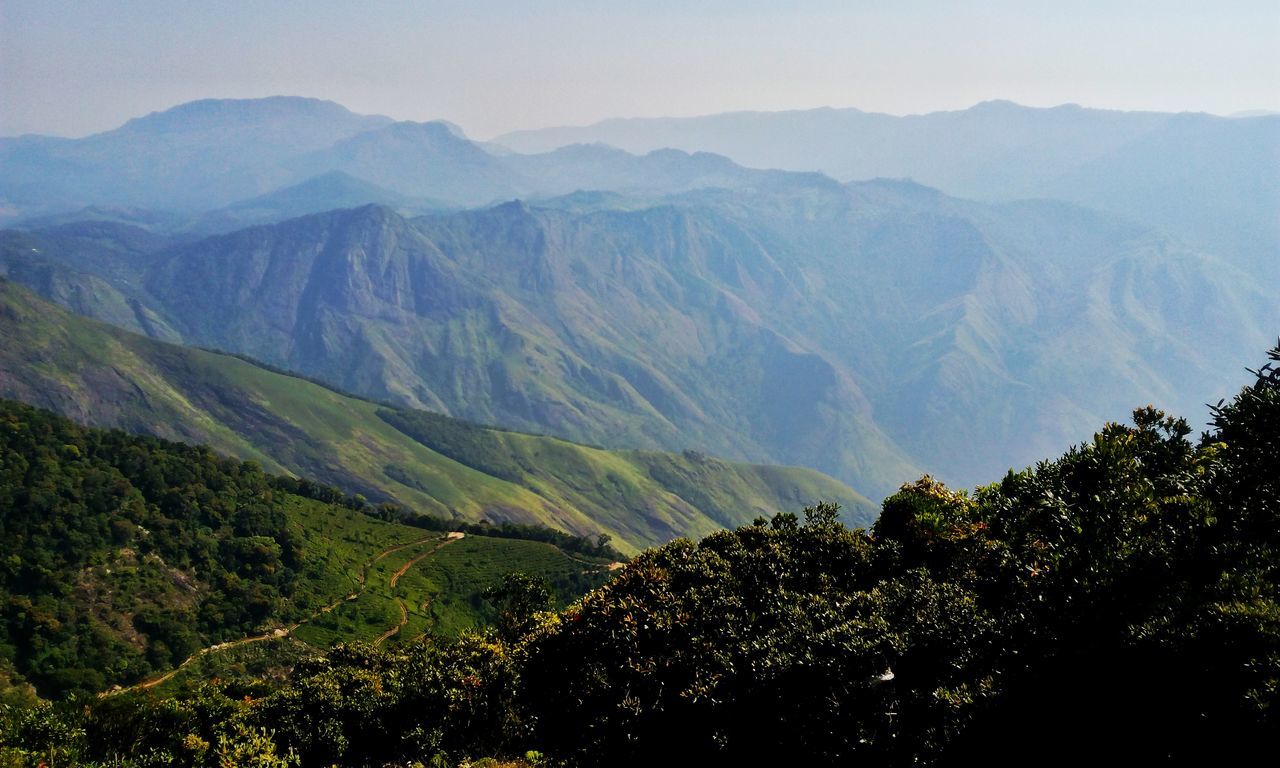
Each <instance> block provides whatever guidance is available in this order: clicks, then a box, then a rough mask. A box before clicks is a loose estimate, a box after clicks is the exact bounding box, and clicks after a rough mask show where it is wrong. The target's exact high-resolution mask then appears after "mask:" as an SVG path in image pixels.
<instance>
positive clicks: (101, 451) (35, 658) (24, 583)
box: [0, 400, 609, 696]
mask: <svg viewBox="0 0 1280 768" xmlns="http://www.w3.org/2000/svg"><path fill="white" fill-rule="evenodd" d="M295 490H302V491H303V492H304V493H309V494H310V496H315V497H319V498H311V497H307V496H301V495H298V494H297V493H294V492H292V491H295ZM321 499H323V500H321ZM374 511H375V509H374V508H373V507H370V506H368V505H367V504H366V503H365V502H363V501H360V500H358V499H356V498H353V497H344V496H342V494H341V493H340V492H337V491H335V490H333V489H327V488H324V487H323V486H316V485H315V484H302V483H299V482H297V481H295V480H292V479H289V478H279V477H274V476H271V475H268V474H265V473H264V472H263V471H262V469H261V468H260V467H259V466H258V465H256V464H254V463H251V462H241V461H238V460H236V459H229V458H225V457H221V456H218V455H217V454H215V453H213V452H212V451H210V450H209V449H208V448H206V447H203V446H189V445H185V444H182V443H172V442H168V441H163V440H158V439H156V438H152V437H139V436H134V435H128V434H126V433H124V432H121V431H118V430H111V431H105V430H99V429H92V428H87V427H82V426H80V425H78V424H75V423H74V422H71V421H69V420H67V419H63V418H61V417H59V416H56V415H55V414H52V413H50V412H48V411H44V410H39V409H35V408H31V407H29V406H26V405H23V404H20V403H16V402H13V401H5V400H0V531H2V532H3V535H2V536H0V563H3V566H2V567H0V670H2V671H3V672H4V673H5V675H4V677H6V678H7V683H5V684H3V685H0V693H2V692H3V691H4V689H6V688H13V687H15V686H21V685H22V684H23V683H30V684H32V685H33V686H34V687H35V688H36V690H37V691H38V692H39V693H40V694H43V695H47V696H52V695H60V694H64V693H68V692H78V693H98V692H100V691H102V690H104V689H105V688H107V687H108V686H116V685H130V684H139V683H142V684H143V685H145V687H151V686H153V685H159V684H164V683H167V682H168V681H169V679H170V677H171V675H170V674H164V673H166V672H167V671H169V670H175V669H176V670H180V671H181V672H182V673H183V675H184V676H186V677H188V678H190V677H195V678H196V679H199V678H200V677H201V676H203V675H206V674H211V673H213V672H218V673H219V675H220V676H223V675H224V672H223V670H225V669H226V668H227V667H226V665H227V664H229V663H230V664H232V665H234V663H235V662H228V661H226V660H225V659H224V658H223V657H224V656H226V655H228V654H231V655H234V654H238V653H241V652H243V651H245V650H247V649H248V647H249V646H251V645H257V644H262V643H267V644H272V643H274V644H276V645H278V646H284V645H285V643H284V641H285V640H286V638H288V639H289V640H291V641H292V643H291V645H292V648H283V647H280V648H274V649H272V650H271V651H269V652H266V653H262V654H259V655H260V656H262V657H263V658H262V661H263V662H264V663H268V664H270V663H279V662H280V660H281V659H280V657H281V655H282V651H289V653H286V654H284V655H285V657H286V658H287V657H288V656H289V655H294V656H296V655H297V653H298V652H299V651H302V652H303V653H314V651H315V650H317V649H319V650H323V649H327V648H329V647H330V646H332V645H335V644H337V643H341V642H348V641H353V640H367V641H371V642H375V643H377V644H381V643H382V642H384V641H386V640H392V641H393V644H395V643H400V642H404V641H407V640H410V639H413V638H417V637H421V636H422V635H425V634H440V635H456V634H457V633H458V632H459V631H460V630H461V629H464V628H470V627H475V626H477V625H480V624H483V623H487V622H488V621H490V620H491V619H492V618H493V617H494V611H493V609H492V608H491V607H489V606H488V605H487V604H486V602H485V601H484V599H483V596H482V593H483V592H484V590H485V589H487V588H490V587H495V586H497V585H499V584H500V583H501V582H502V579H503V577H504V576H505V575H506V574H508V573H511V572H514V571H519V572H521V573H525V574H529V575H532V576H535V577H541V578H544V579H546V581H547V582H548V583H549V584H550V585H551V587H552V588H553V591H554V594H555V596H556V597H557V598H558V601H559V602H560V603H562V604H563V603H568V602H570V601H572V600H574V599H576V598H577V597H579V596H580V595H582V594H583V593H585V592H586V591H588V590H589V589H591V588H593V587H596V586H599V585H600V584H601V583H603V582H604V580H605V579H606V577H607V575H608V572H609V562H608V561H607V560H603V559H601V558H599V557H586V556H583V555H579V554H569V553H566V552H564V551H562V550H561V549H559V548H557V547H555V546H553V545H551V544H548V543H544V542H540V541H524V540H515V539H505V538H493V537H489V536H476V535H471V536H467V535H466V534H463V533H461V532H446V531H433V530H424V529H423V528H419V527H414V526H410V525H405V524H402V523H396V522H388V521H385V520H381V519H378V518H376V517H373V516H371V515H370V514H368V513H371V512H374ZM446 548H451V550H457V551H458V555H457V556H452V557H446V556H445V555H444V554H443V553H444V552H445V551H446ZM437 555H439V556H437ZM450 555H452V551H450ZM401 606H403V607H404V608H405V610H404V611H403V612H401V611H400V607H401ZM297 641H301V643H302V645H301V646H299V645H298V644H297ZM265 647H266V646H264V648H265ZM254 650H257V649H254ZM273 658H274V660H275V661H274V662H273ZM143 681H145V683H144V682H143Z"/></svg>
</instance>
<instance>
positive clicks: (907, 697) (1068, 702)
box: [5, 348, 1280, 766]
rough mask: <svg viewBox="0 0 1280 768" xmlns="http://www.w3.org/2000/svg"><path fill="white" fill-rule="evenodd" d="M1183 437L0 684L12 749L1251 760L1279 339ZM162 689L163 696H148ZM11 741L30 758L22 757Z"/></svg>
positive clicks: (1260, 686)
mask: <svg viewBox="0 0 1280 768" xmlns="http://www.w3.org/2000/svg"><path fill="white" fill-rule="evenodd" d="M1271 360H1272V362H1271V363H1269V364H1267V365H1266V366H1263V367H1262V368H1261V369H1260V370H1259V371H1258V373H1257V374H1256V377H1255V381H1254V383H1253V384H1251V385H1250V386H1249V387H1247V388H1245V389H1244V390H1243V391H1241V392H1240V393H1239V394H1238V395H1237V396H1236V397H1234V398H1232V399H1231V400H1230V401H1229V402H1225V403H1220V404H1219V406H1218V407H1216V408H1215V409H1214V412H1213V413H1214V416H1213V423H1212V425H1211V429H1210V431H1208V432H1207V433H1205V434H1204V435H1203V436H1201V437H1200V438H1199V439H1198V440H1192V439H1190V434H1191V428H1190V426H1189V425H1188V424H1187V423H1186V422H1185V421H1183V420H1181V419H1178V418H1174V417H1172V416H1167V415H1165V414H1163V413H1160V412H1159V411H1156V410H1154V409H1151V408H1141V409H1139V410H1137V411H1135V412H1134V414H1133V424H1132V426H1126V425H1120V424H1108V425H1106V426H1105V427H1104V428H1103V429H1102V430H1101V431H1099V432H1098V433H1097V434H1096V435H1095V436H1094V438H1093V439H1092V440H1091V441H1089V442H1087V443H1084V444H1082V445H1079V446H1076V447H1074V448H1072V449H1070V450H1069V451H1068V452H1067V453H1065V454H1064V455H1063V456H1062V457H1061V458H1058V459H1056V460H1051V461H1044V462H1041V463H1040V464H1038V465H1036V466H1035V467H1033V468H1029V469H1026V470H1024V471H1021V472H1009V473H1008V474H1007V475H1006V476H1005V477H1004V478H1003V479H1001V480H999V481H997V482H995V483H992V484H990V485H986V486H983V487H980V488H978V489H977V490H976V491H975V492H973V493H967V492H964V491H955V490H951V489H948V488H946V487H945V486H943V485H941V484H939V483H937V482H936V481H933V480H931V479H930V478H928V477H925V478H923V479H921V480H919V481H918V482H916V483H913V484H908V485H905V486H903V488H902V489H901V490H900V491H899V492H898V493H897V494H895V495H894V496H892V497H891V498H889V499H887V500H886V501H885V503H884V507H883V511H882V514H881V516H880V519H879V521H878V522H877V523H876V525H875V527H874V529H873V530H871V531H869V532H866V531H860V530H849V529H847V528H845V527H844V526H842V525H841V524H840V523H839V522H838V520H837V517H836V511H835V509H834V508H833V507H831V506H830V505H825V504H822V505H818V506H816V507H812V508H809V509H807V510H805V514H804V517H803V519H801V518H798V517H797V516H796V515H794V514H780V515H777V516H774V517H773V518H772V519H763V518H762V519H760V520H757V521H756V522H755V523H754V524H752V525H748V526H745V527H742V528H739V529H737V530H735V531H724V532H721V533H717V534H714V535H712V536H709V537H707V538H705V539H703V540H702V541H701V542H699V543H694V542H691V541H688V540H680V541H676V542H672V543H671V544H668V545H665V546H663V547H660V548H657V549H654V550H650V551H646V552H645V553H643V554H642V555H640V556H639V557H637V558H635V559H634V560H633V561H632V562H631V563H630V564H629V565H627V567H626V568H625V569H624V570H623V571H621V573H620V575H619V576H617V577H616V578H615V579H614V580H612V581H611V582H610V583H608V584H607V585H605V586H603V587H601V588H600V589H597V590H595V591H593V592H591V593H589V594H588V595H587V596H585V597H584V598H583V599H582V600H581V601H579V602H577V603H575V604H573V605H572V606H570V607H568V608H567V609H565V610H563V611H560V612H558V613H555V612H546V611H542V610H540V609H541V608H542V607H544V606H545V605H546V599H545V593H541V592H540V591H539V590H538V589H536V588H533V587H532V585H530V584H529V583H528V582H526V581H524V580H521V579H513V580H508V582H507V583H506V584H505V585H504V592H503V602H502V605H503V606H504V608H503V610H502V611H501V612H500V621H499V624H498V627H497V628H496V629H492V630H488V631H486V632H484V633H480V634H473V635H464V636H463V637H462V638H461V639H460V640H459V641H457V642H453V643H450V642H425V643H421V644H416V645H411V646H408V647H404V648H400V649H398V650H393V651H385V650H379V649H376V648H373V647H370V646H368V645H353V646H349V647H346V648H344V649H340V650H338V651H336V652H335V653H333V654H331V655H330V656H329V658H328V659H326V660H324V661H312V662H307V663H304V664H302V665H300V666H299V667H298V668H296V669H295V671H294V674H293V676H292V677H291V679H290V680H289V681H288V682H287V683H285V684H284V685H283V686H282V687H280V688H279V689H278V690H277V691H275V692H273V693H270V694H268V695H265V696H261V697H251V698H246V699H239V700H237V699H234V698H232V697H231V696H229V695H228V693H227V691H226V689H219V688H218V687H216V686H215V687H211V688H206V689H204V690H202V691H200V692H197V693H194V694H192V695H189V696H187V697H184V698H182V699H179V700H176V701H171V702H166V703H156V702H154V701H149V700H147V699H145V698H126V699H122V700H120V701H118V702H113V703H112V704H111V705H109V706H108V705H103V704H99V705H96V706H89V707H83V706H81V705H79V704H78V703H77V704H76V705H75V706H70V707H43V708H35V709H27V710H22V711H16V712H11V714H10V717H9V721H8V725H7V729H8V730H7V731H6V737H5V738H6V744H8V745H9V746H8V747H7V748H6V749H7V752H6V755H7V756H8V757H9V758H10V759H12V760H14V761H15V762H17V763H18V764H31V765H34V764H35V761H36V760H37V759H40V758H38V757H37V756H41V757H48V758H49V762H53V763H55V764H56V763H58V761H61V763H62V764H69V763H71V762H75V761H79V762H81V763H87V764H103V763H105V761H114V762H112V763H111V764H113V765H141V764H150V763H147V762H145V761H148V760H153V759H156V758H158V757H159V756H165V758H166V759H174V760H178V761H181V762H185V763H188V764H193V765H209V766H214V765H226V764H228V763H227V761H228V760H232V761H237V760H238V761H245V762H246V763H247V762H248V761H254V764H257V765H281V766H283V765H293V764H299V763H300V764H302V765H329V764H336V765H343V766H366V765H407V764H411V763H414V762H415V761H417V762H423V763H425V762H427V761H431V762H432V763H433V764H438V765H454V764H463V763H465V762H467V761H468V760H469V759H474V758H477V757H480V756H497V757H505V758H510V759H513V760H514V761H515V762H516V764H525V765H536V764H543V763H546V762H550V763H551V764H561V763H562V762H563V764H568V765H652V764H653V763H654V762H658V761H661V762H667V763H671V762H675V763H680V764H706V763H713V762H734V763H751V764H756V763H759V762H761V761H766V762H770V763H794V762H803V763H821V764H831V763H836V762H851V761H857V762H859V763H860V764H867V765H919V764H930V765H933V764H937V765H957V766H959V765H973V764H975V763H982V764H987V765H1025V764H1026V762H1027V760H1028V759H1029V756H1033V759H1034V761H1035V762H1037V763H1042V764H1053V765H1057V764H1062V765H1078V764H1080V763H1081V762H1096V763H1102V764H1114V763H1116V762H1118V761H1124V762H1126V763H1128V762H1132V763H1135V764H1137V763H1160V764H1175V765H1196V764H1204V763H1205V762H1209V763H1232V764H1234V763H1238V762H1243V761H1248V760H1250V759H1256V758H1257V757H1258V756H1259V755H1262V754H1264V753H1266V751H1267V750H1269V749H1270V746H1271V745H1272V744H1273V743H1274V741H1275V739H1276V738H1277V736H1280V720H1278V719H1277V713H1278V712H1280V700H1278V698H1277V696H1278V691H1280V689H1278V687H1277V680H1280V579H1277V573H1280V569H1278V567H1277V562H1278V561H1277V558H1278V557H1280V471H1277V470H1280V370H1277V369H1276V368H1274V367H1273V366H1274V365H1276V364H1280V348H1277V349H1275V350H1273V351H1272V352H1271ZM159 712H164V713H165V715H164V720H163V721H162V722H163V725H159V724H158V722H160V721H157V720H156V719H155V718H156V715H157V713H159ZM23 761H26V762H25V763H24V762H23Z"/></svg>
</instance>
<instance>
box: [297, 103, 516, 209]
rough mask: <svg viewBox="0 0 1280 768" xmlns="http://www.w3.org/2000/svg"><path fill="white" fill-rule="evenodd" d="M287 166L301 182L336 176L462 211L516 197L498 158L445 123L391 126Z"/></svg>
mask: <svg viewBox="0 0 1280 768" xmlns="http://www.w3.org/2000/svg"><path fill="white" fill-rule="evenodd" d="M285 165H286V167H288V168H289V169H290V170H291V171H293V172H295V173H297V174H299V175H302V176H311V175H315V174H320V173H325V172H328V171H332V170H337V171H342V172H344V173H348V174H350V175H352V176H356V177H358V178H361V179H365V180H367V181H369V182H372V183H374V184H379V185H381V186H384V187H387V188H389V189H393V190H395V191H397V192H400V193H401V194H405V195H412V196H419V197H429V198H434V199H438V200H444V201H448V202H450V203H460V204H464V205H481V204H485V203H490V202H493V201H495V200H498V199H501V198H503V197H511V196H514V195H515V194H516V193H517V186H516V184H515V183H514V182H513V179H512V177H511V173H510V171H509V170H508V169H507V167H506V166H505V164H504V163H503V162H502V160H501V159H500V158H497V157H494V156H493V155H490V154H489V153H488V152H485V151H484V150H483V149H481V148H480V147H479V146H477V145H475V144H473V143H472V142H471V141H469V140H468V139H467V138H466V137H465V136H463V135H462V134H461V133H460V132H459V131H458V130H457V128H456V127H455V126H452V125H450V124H448V123H445V122H429V123H412V122H400V123H392V124H391V125H388V126H386V127H383V128H379V129H376V130H372V131H366V132H364V133H360V134H357V135H355V136H352V137H350V138H347V139H343V140H342V141H339V142H337V143H335V144H333V145H332V146H329V147H325V148H323V149H317V150H315V151H313V152H309V153H305V154H300V155H299V156H297V157H295V158H292V159H290V160H289V161H287V162H286V164H285ZM363 202H376V201H372V200H365V201H363Z"/></svg>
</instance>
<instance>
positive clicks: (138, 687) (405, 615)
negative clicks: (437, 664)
mask: <svg viewBox="0 0 1280 768" xmlns="http://www.w3.org/2000/svg"><path fill="white" fill-rule="evenodd" d="M465 536H466V534H465V533H462V532H461V531H450V532H449V533H447V534H445V536H444V537H443V539H441V537H439V536H426V537H424V538H421V539H417V540H416V541H410V542H407V543H405V544H398V545H396V546H394V547H389V548H387V549H384V550H382V551H381V552H379V553H378V554H376V555H374V556H373V557H372V558H371V559H370V560H369V561H368V562H366V563H365V564H364V565H362V566H360V573H359V575H358V576H357V577H356V581H357V583H358V584H359V585H360V589H359V590H357V591H355V592H352V593H351V594H349V595H347V596H346V597H343V598H341V599H339V600H336V601H334V602H332V603H330V604H329V605H326V606H324V607H322V608H320V609H319V610H317V611H316V612H315V613H313V614H311V615H310V616H308V617H307V618H305V619H303V620H301V621H299V622H297V623H296V624H290V625H288V626H285V627H279V628H277V629H273V630H271V631H269V632H263V633H262V634H260V635H251V636H249V637H244V638H241V639H239V640H231V641H228V642H223V643H214V644H213V645H210V646H208V647H207V648H201V649H200V650H198V651H196V652H195V653H193V654H191V655H190V656H188V657H187V658H186V659H185V660H184V661H183V662H182V663H181V664H179V665H178V666H176V667H174V668H173V669H171V670H169V671H168V672H166V673H164V674H163V675H160V676H159V677H154V678H152V679H150V680H144V681H143V682H140V683H134V684H133V685H130V686H128V687H115V688H112V689H111V690H109V691H103V692H102V693H99V694H98V697H99V698H105V697H107V696H115V695H117V694H121V693H128V692H129V691H145V690H147V689H148V688H154V687H156V686H157V685H160V684H161V683H164V682H166V681H168V680H170V679H172V678H173V676H174V675H176V674H178V673H179V672H181V671H182V670H183V669H185V668H186V667H187V666H189V665H190V664H191V663H192V662H194V661H196V660H197V659H199V658H201V657H202V656H205V655H207V654H210V653H216V652H218V651H225V650H228V649H230V648H238V647H240V646H242V645H249V644H250V643H260V642H262V641H264V640H274V639H277V638H282V637H288V636H289V635H292V634H293V633H294V631H296V630H297V629H298V627H301V626H302V625H303V624H306V623H307V622H310V621H314V620H315V619H317V618H319V617H320V616H323V615H324V614H326V613H329V612H330V611H332V610H334V609H335V608H337V607H338V606H340V605H342V604H343V603H346V602H350V601H352V600H355V599H357V598H359V597H360V595H362V594H363V593H364V591H365V590H366V589H367V588H368V579H369V569H370V568H372V567H373V566H374V565H376V564H377V563H378V561H379V560H382V559H383V558H384V557H387V556H389V555H393V554H395V553H396V552H399V551H401V550H403V549H408V548H409V547H416V546H418V545H420V544H425V543H427V542H428V541H432V540H440V543H439V544H438V545H436V546H435V547H433V548H431V549H429V550H427V551H426V552H424V553H422V554H421V555H418V556H417V557H414V558H412V559H411V560H409V562H407V563H405V564H404V565H403V566H402V567H401V568H400V569H399V570H398V571H396V572H395V573H394V574H392V576H391V579H390V580H389V583H388V586H389V588H391V589H394V588H395V586H396V583H397V582H399V581H400V577H401V576H403V575H404V574H405V573H407V572H408V570H409V569H410V568H412V567H413V566H414V565H416V564H417V563H418V562H420V561H421V560H422V559H423V558H425V557H427V556H428V555H432V554H435V553H436V552H439V551H440V548H441V547H443V546H445V545H446V544H449V543H450V542H454V541H457V540H458V539H461V538H463V537H465ZM396 603H397V604H398V605H399V607H400V623H399V624H397V625H395V626H394V627H392V628H391V629H389V630H387V631H386V632H384V633H382V635H381V636H380V637H379V638H378V639H377V640H375V641H374V645H382V643H384V642H386V640H387V639H388V638H390V637H393V636H395V634H396V633H397V632H399V631H400V630H401V629H403V628H404V625H405V624H407V623H409V612H408V610H407V609H406V608H405V605H404V601H403V600H401V599H400V598H399V597H397V598H396Z"/></svg>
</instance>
